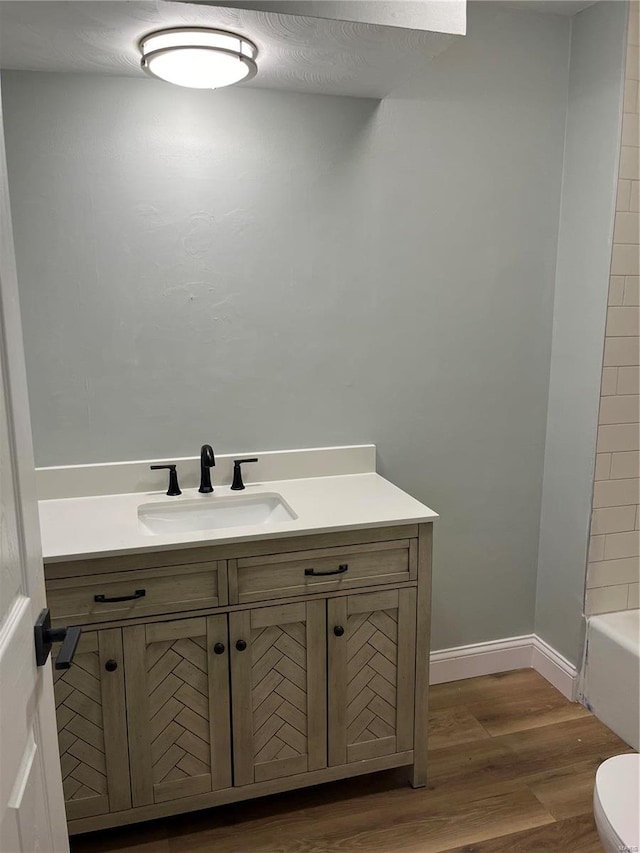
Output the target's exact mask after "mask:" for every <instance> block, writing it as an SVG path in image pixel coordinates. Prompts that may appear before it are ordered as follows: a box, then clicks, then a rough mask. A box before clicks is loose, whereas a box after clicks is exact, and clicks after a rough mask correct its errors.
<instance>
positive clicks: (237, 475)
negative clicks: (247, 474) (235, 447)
mask: <svg viewBox="0 0 640 853" xmlns="http://www.w3.org/2000/svg"><path fill="white" fill-rule="evenodd" d="M257 461H258V460H257V459H234V460H233V483H232V484H231V491H233V492H241V491H242V490H243V489H244V483H243V482H242V468H241V467H240V466H241V465H242V464H243V463H244V462H257Z"/></svg>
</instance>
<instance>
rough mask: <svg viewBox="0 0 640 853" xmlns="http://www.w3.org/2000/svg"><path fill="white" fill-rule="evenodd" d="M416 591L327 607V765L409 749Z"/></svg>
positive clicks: (359, 598)
mask: <svg viewBox="0 0 640 853" xmlns="http://www.w3.org/2000/svg"><path fill="white" fill-rule="evenodd" d="M415 600H416V595H415V589H403V590H389V591H385V592H374V593H363V594H362V595H350V596H346V597H345V598H334V599H330V600H329V602H328V608H329V610H328V638H329V641H328V647H329V764H330V765H338V764H346V763H350V762H352V761H362V760H363V759H366V758H376V757H378V756H382V755H392V754H393V753H396V752H404V751H405V750H409V749H411V748H412V746H413V718H414V714H413V705H414V678H415V651H414V643H415V630H416V628H415V626H416V604H415Z"/></svg>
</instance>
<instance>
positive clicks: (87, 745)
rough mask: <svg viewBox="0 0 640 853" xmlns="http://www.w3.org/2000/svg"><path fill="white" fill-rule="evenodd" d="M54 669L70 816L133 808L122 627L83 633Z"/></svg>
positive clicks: (64, 777)
mask: <svg viewBox="0 0 640 853" xmlns="http://www.w3.org/2000/svg"><path fill="white" fill-rule="evenodd" d="M59 649H60V647H59V646H58V651H59ZM53 672H54V681H55V696H56V716H57V721H58V742H59V747H60V764H61V766H62V777H63V786H64V795H65V801H66V809H67V818H68V820H76V819H79V818H85V817H92V816H94V815H100V814H105V813H107V812H110V811H111V812H115V811H121V810H122V809H128V808H131V791H130V787H129V754H128V751H127V724H126V712H125V693H124V673H123V661H122V633H121V631H120V629H119V628H114V629H110V630H104V631H88V632H85V633H83V634H82V636H81V637H80V642H79V644H78V649H77V651H76V654H75V657H74V659H73V664H72V666H71V668H70V669H54V671H53Z"/></svg>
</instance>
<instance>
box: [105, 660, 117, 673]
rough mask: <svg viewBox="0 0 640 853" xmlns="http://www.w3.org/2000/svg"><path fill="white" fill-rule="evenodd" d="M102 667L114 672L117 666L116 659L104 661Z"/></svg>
mask: <svg viewBox="0 0 640 853" xmlns="http://www.w3.org/2000/svg"><path fill="white" fill-rule="evenodd" d="M104 668H105V669H106V670H107V672H115V671H116V669H117V668H118V661H116V660H108V661H107V662H106V663H105V665H104Z"/></svg>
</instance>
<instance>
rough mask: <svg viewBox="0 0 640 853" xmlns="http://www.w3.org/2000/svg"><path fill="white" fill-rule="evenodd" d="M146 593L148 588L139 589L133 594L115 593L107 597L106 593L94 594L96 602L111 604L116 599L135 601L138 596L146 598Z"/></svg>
mask: <svg viewBox="0 0 640 853" xmlns="http://www.w3.org/2000/svg"><path fill="white" fill-rule="evenodd" d="M146 594H147V591H146V589H137V590H136V591H135V592H134V593H133V595H114V597H113V598H107V596H106V595H94V596H93V600H94V601H95V602H96V604H111V603H113V602H114V601H135V600H136V598H144V597H145V595H146Z"/></svg>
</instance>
